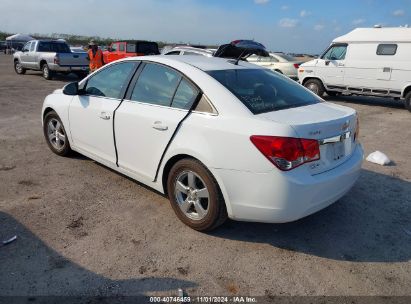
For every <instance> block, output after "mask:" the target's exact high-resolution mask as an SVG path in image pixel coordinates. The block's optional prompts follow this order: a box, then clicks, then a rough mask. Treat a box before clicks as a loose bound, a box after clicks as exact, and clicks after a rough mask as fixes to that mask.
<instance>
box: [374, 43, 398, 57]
mask: <svg viewBox="0 0 411 304" xmlns="http://www.w3.org/2000/svg"><path fill="white" fill-rule="evenodd" d="M397 48H398V45H396V44H379V45H378V47H377V55H384V56H393V55H395V54H396V53H397Z"/></svg>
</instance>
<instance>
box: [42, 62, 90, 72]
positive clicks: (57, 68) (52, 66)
mask: <svg viewBox="0 0 411 304" xmlns="http://www.w3.org/2000/svg"><path fill="white" fill-rule="evenodd" d="M49 68H50V70H51V71H54V72H62V73H63V72H88V71H89V66H88V65H81V66H61V65H57V64H49Z"/></svg>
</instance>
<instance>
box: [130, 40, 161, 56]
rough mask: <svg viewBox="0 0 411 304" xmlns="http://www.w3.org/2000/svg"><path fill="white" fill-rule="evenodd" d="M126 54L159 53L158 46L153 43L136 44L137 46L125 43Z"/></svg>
mask: <svg viewBox="0 0 411 304" xmlns="http://www.w3.org/2000/svg"><path fill="white" fill-rule="evenodd" d="M136 48H137V49H136ZM127 52H128V53H142V54H144V55H158V54H160V51H159V50H158V45H157V43H155V42H137V45H136V44H135V43H127Z"/></svg>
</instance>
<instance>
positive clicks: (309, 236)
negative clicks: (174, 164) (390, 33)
mask: <svg viewBox="0 0 411 304" xmlns="http://www.w3.org/2000/svg"><path fill="white" fill-rule="evenodd" d="M74 80H76V78H75V77H74V76H73V77H60V78H58V79H57V80H53V81H46V80H44V79H43V78H42V77H41V75H40V73H38V72H28V73H27V74H26V75H24V76H19V75H17V74H15V73H14V71H13V67H12V62H11V57H10V56H6V55H0V109H1V111H0V239H1V240H4V239H6V238H8V237H10V236H12V235H14V234H17V235H18V240H17V241H15V242H14V243H12V244H10V245H8V246H4V247H0V295H30V296H35V295H102V296H107V295H108V296H109V295H118V294H121V295H165V294H166V295H171V294H176V293H177V289H178V288H179V287H181V288H184V289H185V290H187V292H188V294H189V295H236V294H237V295H238V294H240V295H253V296H267V297H270V296H272V295H337V296H338V295H411V284H410V283H411V262H410V259H411V216H410V215H411V162H410V161H409V157H410V151H411V128H410V121H411V113H409V112H408V111H406V110H404V109H403V107H402V105H401V104H400V103H399V102H398V101H392V100H385V99H374V98H359V97H341V98H338V99H336V100H334V101H335V102H336V103H338V104H344V105H347V106H350V107H353V108H355V109H356V110H357V111H358V112H359V115H360V120H361V123H360V124H361V131H360V140H361V141H362V143H363V145H364V149H365V152H366V153H367V154H368V153H370V152H373V151H375V150H380V151H383V152H385V153H386V154H387V155H388V156H389V157H390V158H391V159H392V160H393V161H394V164H393V165H391V166H386V167H382V166H378V165H374V164H370V163H367V162H364V166H363V171H362V175H361V177H360V179H359V181H358V183H357V184H356V185H355V186H354V188H353V189H352V191H351V192H349V193H348V194H347V195H346V196H345V197H344V198H342V199H341V200H340V201H339V202H337V203H336V204H334V205H332V206H330V207H329V208H327V209H325V210H323V211H321V212H319V213H317V214H314V215H312V216H310V217H308V218H305V219H302V220H300V221H297V222H294V223H288V224H281V225H279V224H277V225H273V224H256V223H240V222H234V221H228V222H227V223H226V224H225V225H224V226H222V227H221V228H220V229H218V230H217V231H214V232H212V233H208V234H204V233H199V232H196V231H193V230H191V229H189V228H188V227H186V226H184V225H183V224H182V223H181V222H180V221H179V220H178V219H177V218H176V216H175V215H174V213H173V211H172V209H171V207H170V206H169V203H168V201H167V199H166V198H165V197H163V196H162V195H160V194H159V193H157V192H155V191H152V190H150V189H148V188H147V187H145V186H143V185H141V184H139V183H137V182H135V181H133V180H131V179H129V178H127V177H125V176H122V175H120V174H118V173H115V172H113V171H111V170H109V169H107V168H106V167H104V166H101V165H99V164H97V163H96V162H94V161H92V160H90V159H88V158H85V157H82V156H81V155H75V156H73V157H71V158H61V157H58V156H56V155H54V154H53V153H52V152H51V151H50V150H49V149H48V147H47V145H46V143H45V141H44V139H43V135H42V129H41V123H40V111H41V105H42V102H43V100H44V98H45V96H46V95H47V94H49V93H51V92H52V91H53V90H54V89H56V88H61V87H62V86H63V85H64V84H65V83H66V82H69V81H74Z"/></svg>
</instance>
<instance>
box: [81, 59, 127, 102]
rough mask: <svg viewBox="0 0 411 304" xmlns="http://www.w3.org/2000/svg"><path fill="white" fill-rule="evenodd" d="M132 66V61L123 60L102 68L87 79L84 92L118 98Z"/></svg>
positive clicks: (125, 84)
mask: <svg viewBox="0 0 411 304" xmlns="http://www.w3.org/2000/svg"><path fill="white" fill-rule="evenodd" d="M134 66H135V63H134V62H124V63H118V64H115V65H112V66H110V67H107V68H105V69H103V70H102V71H101V72H99V73H97V74H95V75H94V76H92V77H91V78H90V79H89V80H88V81H87V84H86V88H85V90H86V94H88V95H93V96H101V97H109V98H115V99H119V98H120V93H121V91H122V90H123V88H124V87H125V86H127V85H128V83H127V79H128V77H129V75H130V73H131V71H132V70H133V69H134Z"/></svg>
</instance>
